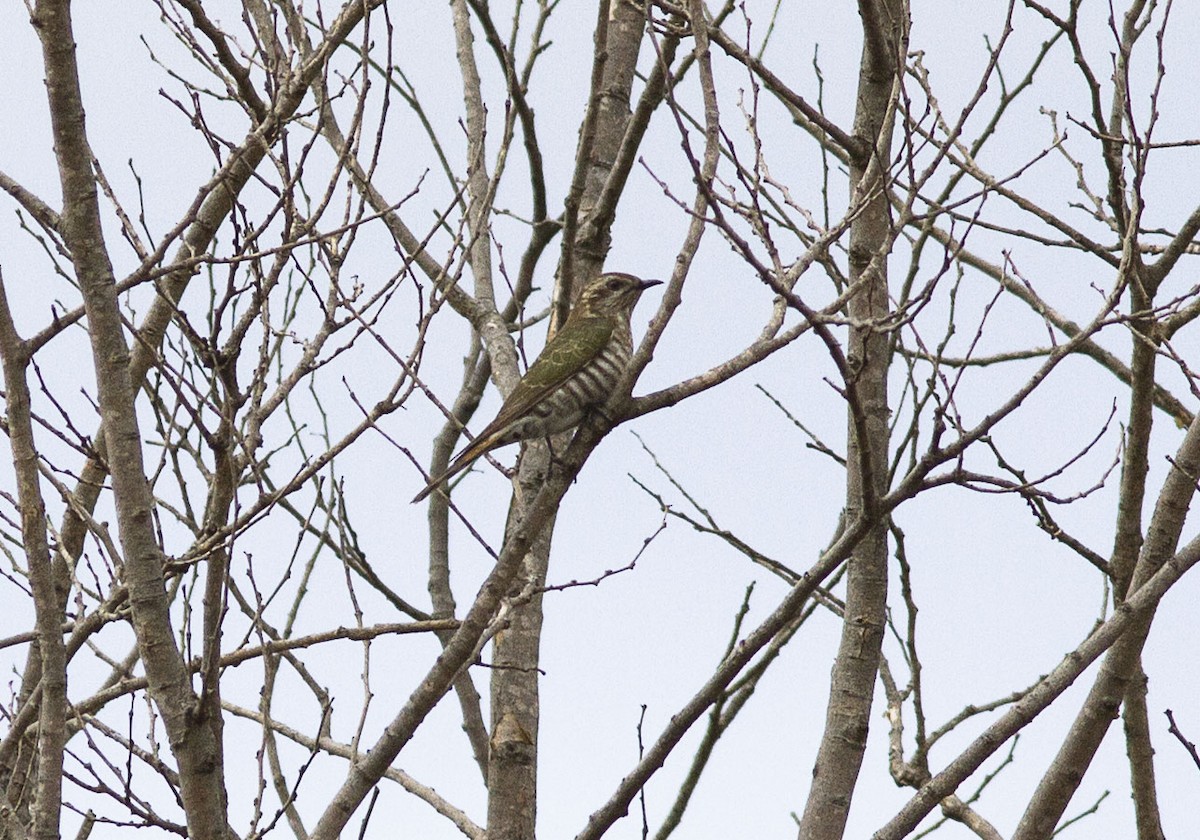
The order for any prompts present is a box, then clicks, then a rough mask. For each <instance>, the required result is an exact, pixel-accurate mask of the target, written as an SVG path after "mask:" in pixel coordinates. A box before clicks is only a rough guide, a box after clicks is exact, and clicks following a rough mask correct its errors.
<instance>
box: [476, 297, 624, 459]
mask: <svg viewBox="0 0 1200 840" xmlns="http://www.w3.org/2000/svg"><path fill="white" fill-rule="evenodd" d="M612 332H613V321H612V319H611V318H581V319H579V320H577V321H575V322H573V323H570V324H567V325H565V326H564V327H563V329H562V330H560V331H559V332H558V334H557V335H555V336H554V338H553V339H551V341H550V343H549V344H547V345H546V348H545V349H544V350H542V353H541V355H540V356H538V357H537V358H536V359H535V360H534V362H533V364H532V365H530V366H529V370H527V371H526V372H525V375H524V376H523V377H521V381H520V382H518V383H517V386H516V387H515V388H513V390H512V393H511V394H509V395H508V399H506V400H505V401H504V405H502V406H501V407H500V411H499V413H497V414H496V419H495V420H493V421H492V422H491V423H489V424H488V426H487V428H486V429H484V430H483V431H482V432H480V433H479V438H478V439H480V440H482V439H486V438H488V437H490V436H492V435H493V434H495V433H497V432H499V431H501V430H503V429H504V428H505V427H507V426H508V425H509V424H510V423H512V421H513V420H516V419H518V418H519V417H523V416H524V415H525V414H526V413H528V412H529V411H530V409H532V408H533V406H535V405H537V404H538V403H539V402H541V401H542V399H544V398H545V397H546V395H547V394H549V393H551V392H552V391H553V390H554V389H555V388H557V387H558V386H559V385H562V384H563V383H564V382H566V381H567V380H568V379H570V378H571V376H572V375H573V374H575V373H576V372H577V371H579V369H580V368H582V367H583V366H584V365H586V364H587V363H588V362H590V361H591V360H592V359H594V358H596V356H598V355H599V354H600V351H601V350H603V349H604V346H605V345H606V344H608V340H609V339H610V338H611V337H612Z"/></svg>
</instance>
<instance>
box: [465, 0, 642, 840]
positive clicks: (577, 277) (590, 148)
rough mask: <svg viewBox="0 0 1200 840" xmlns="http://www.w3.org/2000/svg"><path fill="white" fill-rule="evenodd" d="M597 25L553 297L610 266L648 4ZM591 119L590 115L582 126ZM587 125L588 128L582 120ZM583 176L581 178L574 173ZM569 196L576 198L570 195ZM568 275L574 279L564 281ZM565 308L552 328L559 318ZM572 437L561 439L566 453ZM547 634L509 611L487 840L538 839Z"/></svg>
mask: <svg viewBox="0 0 1200 840" xmlns="http://www.w3.org/2000/svg"><path fill="white" fill-rule="evenodd" d="M604 5H605V4H601V12H602V15H601V19H600V21H599V22H598V24H597V25H598V26H603V27H604V30H603V31H600V32H598V36H597V55H596V61H599V62H602V63H603V68H602V69H603V72H602V74H601V76H600V78H599V80H598V82H599V85H600V87H599V89H598V90H593V91H591V92H590V102H589V110H590V111H591V113H590V114H589V119H590V120H591V125H592V127H593V130H592V134H591V136H590V137H583V138H581V143H580V151H579V155H578V159H577V160H576V162H575V165H576V169H577V172H581V173H582V175H583V179H582V191H581V193H580V194H579V199H578V200H579V204H578V208H579V222H580V223H579V225H578V227H577V228H576V230H577V231H578V233H577V235H576V236H575V237H574V238H573V239H572V240H571V241H564V243H563V247H564V248H565V249H570V251H571V252H572V253H570V254H568V255H567V257H566V259H565V260H564V263H565V264H566V265H568V266H573V267H572V268H571V269H570V270H568V271H565V272H560V276H559V283H560V286H559V288H557V289H556V290H555V293H556V299H557V300H560V301H566V300H567V299H568V295H570V299H572V300H573V299H574V295H575V294H577V292H578V290H579V288H580V287H581V286H582V285H583V283H584V282H586V281H587V280H588V279H589V278H591V277H593V276H595V275H596V274H598V273H599V272H600V271H601V270H602V269H603V267H604V258H605V257H606V256H607V254H608V249H609V245H610V241H611V236H610V229H611V224H612V219H611V216H610V217H608V218H606V219H603V220H600V222H599V223H596V221H595V220H594V218H593V213H592V210H593V208H595V206H596V205H597V203H598V202H599V200H600V196H601V194H602V192H603V191H604V187H605V185H606V184H607V182H608V178H609V175H610V174H611V172H612V170H613V164H614V162H615V161H616V159H617V152H618V149H620V146H621V142H622V140H623V139H624V137H625V132H626V128H627V127H628V125H629V118H630V113H631V109H630V105H629V102H630V97H631V93H632V90H633V80H634V70H635V69H636V67H637V58H638V51H639V48H640V45H641V41H642V33H643V31H644V29H645V17H644V14H643V12H642V9H641V8H640V7H639V6H637V5H635V4H632V3H612V4H611V5H610V6H609V9H608V13H607V14H603V11H604ZM587 122H588V121H587V120H585V125H586V123H587ZM584 130H585V132H586V130H587V129H586V127H585V129H584ZM576 182H577V183H579V182H580V179H579V177H578V175H577V178H576ZM568 200H570V199H568ZM564 282H569V283H571V286H570V288H564V287H563V286H562V284H563V283H564ZM562 311H563V310H562V309H561V308H560V309H558V310H556V312H555V315H556V316H559V317H556V319H555V321H554V323H552V325H551V328H550V329H551V331H552V332H553V330H554V329H555V328H557V326H558V325H559V324H560V323H561V320H560V318H561V313H562ZM570 437H571V436H570V434H569V433H568V434H565V435H560V436H559V438H558V439H557V440H556V441H554V445H555V447H556V450H557V451H561V450H562V448H564V447H565V446H566V444H567V442H568V441H569V440H570ZM549 458H550V453H549V452H548V451H547V449H546V447H545V446H544V445H543V444H540V443H531V444H530V445H527V446H526V447H525V453H524V456H523V457H522V459H521V469H520V474H519V477H518V484H519V486H520V490H519V491H518V493H517V497H516V498H515V499H514V503H513V508H512V510H511V511H510V514H509V526H510V528H511V526H512V525H513V524H514V523H515V522H516V521H518V520H519V519H520V518H521V517H522V516H523V509H524V505H525V502H526V501H528V500H530V499H532V498H533V496H534V495H536V493H537V490H538V486H539V485H540V483H541V480H542V476H544V475H545V473H546V470H547V469H548V468H549ZM554 524H555V523H554V520H553V519H552V520H551V521H550V523H549V524H548V525H547V526H546V529H545V530H544V531H542V533H541V535H540V537H539V538H538V539H537V541H536V542H535V544H534V546H533V549H532V551H530V553H529V554H528V555H527V556H526V557H525V560H524V563H523V564H522V566H521V571H520V572H519V573H518V575H517V578H516V580H514V582H513V585H512V587H511V589H510V591H509V594H510V596H511V595H515V594H517V593H520V592H521V591H528V590H530V589H536V588H538V587H540V586H542V585H543V583H544V582H545V580H546V573H547V570H548V568H549V565H550V545H551V541H552V538H553V532H554ZM541 632H542V599H541V597H533V598H531V599H529V600H527V601H525V602H524V603H521V604H519V605H518V606H517V607H516V608H515V609H514V610H512V612H511V614H510V620H509V626H508V627H507V628H506V629H505V631H504V632H502V633H500V634H498V635H497V636H496V638H495V639H494V640H493V644H492V661H493V663H494V664H495V666H496V670H495V671H493V673H492V684H491V709H492V736H491V759H490V761H489V764H488V822H487V827H488V838H489V840H532V838H533V837H534V833H535V828H536V823H537V761H538V751H537V734H538V721H539V718H540V710H539V701H538V674H539V672H538V667H539V664H540V659H539V654H540V645H541Z"/></svg>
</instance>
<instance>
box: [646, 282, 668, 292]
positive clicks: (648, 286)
mask: <svg viewBox="0 0 1200 840" xmlns="http://www.w3.org/2000/svg"><path fill="white" fill-rule="evenodd" d="M662 282H663V281H661V280H643V281H642V285H641V289H642V291H643V292H644V291H646V289H649V288H650V287H651V286H661V285H662Z"/></svg>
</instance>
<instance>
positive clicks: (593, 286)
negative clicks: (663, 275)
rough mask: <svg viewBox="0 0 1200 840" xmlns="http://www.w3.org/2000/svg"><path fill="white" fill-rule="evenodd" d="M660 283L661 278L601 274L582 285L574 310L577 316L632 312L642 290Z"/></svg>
mask: <svg viewBox="0 0 1200 840" xmlns="http://www.w3.org/2000/svg"><path fill="white" fill-rule="evenodd" d="M660 283H662V281H661V280H642V279H641V278H639V277H634V276H633V275H632V274H623V273H621V272H611V273H608V274H601V275H600V276H599V277H596V278H595V279H593V280H591V281H590V282H589V283H588V284H587V285H585V286H584V287H583V291H582V292H580V293H579V302H578V303H576V304H575V312H576V313H578V317H595V316H603V315H618V314H625V315H628V314H630V313H631V312H633V307H634V305H635V304H637V302H638V298H639V297H641V296H642V292H644V291H645V290H646V289H649V288H650V287H651V286H657V285H659V284H660ZM572 314H575V313H572Z"/></svg>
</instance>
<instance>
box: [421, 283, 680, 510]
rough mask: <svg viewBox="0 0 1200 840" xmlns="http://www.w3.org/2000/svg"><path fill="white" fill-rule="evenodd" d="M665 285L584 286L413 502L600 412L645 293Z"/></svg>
mask: <svg viewBox="0 0 1200 840" xmlns="http://www.w3.org/2000/svg"><path fill="white" fill-rule="evenodd" d="M661 282H662V281H661V280H641V279H638V278H637V277H634V276H633V275H632V274H620V273H610V274H601V275H600V276H599V277H597V278H596V279H594V280H592V281H591V282H589V283H588V284H587V285H586V286H584V287H583V291H582V292H580V294H579V300H578V302H577V303H576V304H575V307H574V308H573V309H572V310H571V314H570V315H568V316H567V320H566V323H564V324H563V325H562V327H561V328H560V329H559V331H558V332H557V333H555V334H554V338H552V339H550V341H549V343H547V344H546V347H545V349H544V350H542V353H541V355H540V356H538V357H537V359H535V360H534V362H533V364H532V365H530V367H529V370H527V371H526V372H525V375H524V376H523V377H521V381H520V382H518V383H517V385H516V387H515V388H513V390H512V393H511V394H509V395H508V399H506V400H505V401H504V405H502V406H501V407H500V413H499V414H497V415H496V419H495V420H493V421H492V422H491V423H489V424H488V425H487V427H486V428H485V429H484V430H483V431H482V432H480V433H479V436H478V437H477V438H475V440H473V441H471V443H470V444H469V445H468V446H467V447H466V449H464V450H463V451H462V452H460V453H459V454H458V457H456V458H455V459H454V460H453V461H451V462H450V466H449V467H447V468H446V470H445V471H444V472H443V473H441V475H436V476H434V477H433V478H431V479H430V480H429V483H428V484H426V485H425V489H424V490H422V491H421V492H420V493H418V494H417V495H416V497H415V498H414V499H413V502H414V503H415V502H419V501H421V500H422V499H424V498H425V497H426V496H428V495H429V494H430V493H432V492H433V491H434V490H435V489H437V488H438V487H441V486H442V485H443V484H445V483H446V482H447V481H449V480H450V479H451V478H453V477H454V476H456V475H458V473H460V472H462V471H463V470H465V469H466V468H467V467H469V466H471V464H473V463H475V461H476V459H478V458H479V457H480V456H481V455H483V454H484V453H485V452H490V451H492V450H493V449H496V448H497V447H500V446H505V445H507V444H510V443H516V442H517V441H519V440H529V439H530V438H539V437H547V436H549V435H553V434H556V433H558V432H565V431H566V430H567V429H570V428H572V427H573V426H577V425H579V422H580V421H581V420H582V419H583V417H584V414H586V413H587V411H588V409H591V408H595V407H597V406H601V405H603V404H604V403H605V401H606V400H607V399H608V396H609V394H610V393H612V389H613V387H614V386H615V385H616V384H617V380H618V379H619V378H620V377H621V374H622V373H624V371H625V366H626V365H627V364H629V357H630V356H631V355H632V354H633V335H632V333H631V331H630V325H629V319H630V317H631V316H632V315H633V307H634V306H635V305H636V304H637V302H638V298H639V297H641V296H642V292H644V291H645V290H646V289H648V288H650V287H651V286H657V285H658V284H659V283H661Z"/></svg>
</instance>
